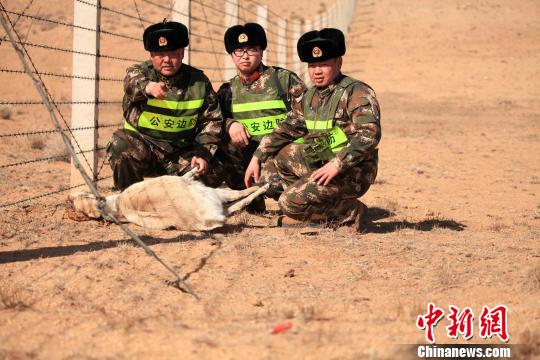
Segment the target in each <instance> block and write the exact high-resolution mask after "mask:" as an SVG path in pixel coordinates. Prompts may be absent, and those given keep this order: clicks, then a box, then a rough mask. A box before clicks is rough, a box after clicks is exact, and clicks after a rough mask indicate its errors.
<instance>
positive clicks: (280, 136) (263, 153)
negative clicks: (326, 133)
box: [253, 102, 308, 162]
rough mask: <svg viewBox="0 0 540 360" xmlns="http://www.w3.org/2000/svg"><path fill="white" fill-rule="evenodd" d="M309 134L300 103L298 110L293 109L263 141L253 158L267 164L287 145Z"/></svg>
mask: <svg viewBox="0 0 540 360" xmlns="http://www.w3.org/2000/svg"><path fill="white" fill-rule="evenodd" d="M307 133H308V130H307V128H306V122H305V121H304V112H303V110H302V105H301V102H300V103H299V104H298V107H297V108H296V109H294V108H293V109H292V110H291V111H289V113H288V114H287V117H286V118H285V119H284V120H283V121H282V122H280V123H279V124H278V125H277V126H276V128H275V129H274V131H273V132H272V133H271V134H268V135H266V136H265V137H263V138H262V139H261V142H260V144H259V147H257V150H255V153H254V154H253V156H256V157H258V158H259V160H261V162H265V161H266V160H268V159H269V158H270V157H272V156H274V155H275V154H277V153H278V152H279V150H281V148H283V147H284V146H285V145H287V144H290V143H291V142H293V141H294V140H296V139H298V138H301V137H303V136H304V135H306V134H307Z"/></svg>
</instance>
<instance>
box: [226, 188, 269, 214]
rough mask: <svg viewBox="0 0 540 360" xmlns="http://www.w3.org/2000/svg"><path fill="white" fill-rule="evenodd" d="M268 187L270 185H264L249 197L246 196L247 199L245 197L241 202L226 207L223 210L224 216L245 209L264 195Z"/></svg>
mask: <svg viewBox="0 0 540 360" xmlns="http://www.w3.org/2000/svg"><path fill="white" fill-rule="evenodd" d="M269 187H270V184H266V185H264V186H262V187H260V188H259V189H258V190H257V191H255V192H253V193H252V194H251V195H249V196H247V197H245V198H243V199H241V200H238V201H235V202H233V203H232V204H229V205H226V206H225V208H224V210H225V216H229V215H231V214H232V213H235V212H237V211H239V210H242V209H243V208H245V207H246V206H248V205H249V204H251V202H252V201H253V200H254V199H255V198H256V197H257V196H259V195H262V194H264V193H265V192H266V190H268V188H269ZM250 189H251V188H250Z"/></svg>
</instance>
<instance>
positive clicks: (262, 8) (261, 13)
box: [257, 5, 268, 64]
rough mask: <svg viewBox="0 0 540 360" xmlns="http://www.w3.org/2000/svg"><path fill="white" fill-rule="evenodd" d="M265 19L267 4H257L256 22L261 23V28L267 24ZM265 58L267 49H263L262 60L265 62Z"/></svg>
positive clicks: (266, 58) (266, 18) (266, 17)
mask: <svg viewBox="0 0 540 360" xmlns="http://www.w3.org/2000/svg"><path fill="white" fill-rule="evenodd" d="M267 20H268V6H266V5H257V23H258V24H259V25H261V26H262V28H263V29H266V27H267V24H268V22H267ZM266 31H267V30H266ZM267 32H268V31H267ZM267 60H268V54H267V51H265V52H264V53H263V58H262V61H263V63H265V64H266V62H267Z"/></svg>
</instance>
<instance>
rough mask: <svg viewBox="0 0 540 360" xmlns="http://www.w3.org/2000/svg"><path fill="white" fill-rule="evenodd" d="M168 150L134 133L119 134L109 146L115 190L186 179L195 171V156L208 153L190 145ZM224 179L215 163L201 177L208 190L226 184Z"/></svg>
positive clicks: (121, 132) (125, 131)
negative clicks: (169, 177)
mask: <svg viewBox="0 0 540 360" xmlns="http://www.w3.org/2000/svg"><path fill="white" fill-rule="evenodd" d="M165 145H167V144H165ZM167 147H168V148H166V149H165V148H163V146H161V145H160V144H159V142H155V143H154V142H152V141H150V140H147V139H145V138H144V137H143V136H142V135H140V134H139V133H136V132H134V131H130V130H125V129H119V130H117V131H115V132H114V134H113V136H112V138H111V140H110V141H109V144H108V145H107V153H108V158H109V164H110V165H111V168H112V171H113V180H114V186H115V187H116V188H117V189H119V190H124V189H125V188H127V187H128V186H130V185H132V184H134V183H136V182H139V181H143V179H144V177H154V176H161V175H183V174H185V173H186V172H188V171H189V170H191V159H192V158H193V156H195V154H201V153H204V152H206V149H204V148H203V147H201V146H200V145H198V144H188V145H186V146H185V147H182V148H178V147H176V146H172V145H167ZM221 177H222V175H221V173H220V168H219V166H217V163H216V161H215V160H211V161H210V163H209V169H208V171H207V172H206V173H205V174H203V175H202V176H201V181H202V182H203V183H204V184H205V185H207V186H211V187H217V186H219V184H221V182H222V178H221Z"/></svg>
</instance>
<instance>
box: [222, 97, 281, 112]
mask: <svg viewBox="0 0 540 360" xmlns="http://www.w3.org/2000/svg"><path fill="white" fill-rule="evenodd" d="M286 108H287V107H286V106H285V103H284V102H283V100H267V101H257V102H250V103H245V104H233V106H232V111H233V112H243V111H255V110H268V109H286Z"/></svg>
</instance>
